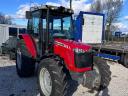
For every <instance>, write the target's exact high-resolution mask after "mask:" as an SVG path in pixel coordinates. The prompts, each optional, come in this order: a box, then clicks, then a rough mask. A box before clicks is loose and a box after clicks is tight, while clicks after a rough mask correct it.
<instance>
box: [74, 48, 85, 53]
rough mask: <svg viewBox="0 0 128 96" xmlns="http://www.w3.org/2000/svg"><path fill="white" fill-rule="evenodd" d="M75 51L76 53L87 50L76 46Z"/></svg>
mask: <svg viewBox="0 0 128 96" xmlns="http://www.w3.org/2000/svg"><path fill="white" fill-rule="evenodd" d="M74 51H75V52H76V53H85V51H84V50H83V49H79V48H75V49H74Z"/></svg>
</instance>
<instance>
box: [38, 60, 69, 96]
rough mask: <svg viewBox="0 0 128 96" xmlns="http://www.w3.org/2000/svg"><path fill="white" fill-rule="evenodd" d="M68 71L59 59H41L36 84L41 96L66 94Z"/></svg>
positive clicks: (63, 95) (62, 95) (64, 95)
mask: <svg viewBox="0 0 128 96" xmlns="http://www.w3.org/2000/svg"><path fill="white" fill-rule="evenodd" d="M67 75H68V73H67V72H66V71H65V67H64V66H62V64H61V61H59V60H55V59H51V58H47V59H44V60H42V61H41V63H40V66H39V70H38V84H39V90H40V94H41V96H66V94H67V83H68V76H67Z"/></svg>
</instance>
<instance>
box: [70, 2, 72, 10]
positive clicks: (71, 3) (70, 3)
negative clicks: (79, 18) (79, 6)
mask: <svg viewBox="0 0 128 96" xmlns="http://www.w3.org/2000/svg"><path fill="white" fill-rule="evenodd" d="M70 9H72V0H70Z"/></svg>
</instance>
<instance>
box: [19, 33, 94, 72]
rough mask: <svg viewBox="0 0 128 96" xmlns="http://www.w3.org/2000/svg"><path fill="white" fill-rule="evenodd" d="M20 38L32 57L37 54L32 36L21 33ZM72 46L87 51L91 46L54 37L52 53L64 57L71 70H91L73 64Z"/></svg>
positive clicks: (90, 68)
mask: <svg viewBox="0 0 128 96" xmlns="http://www.w3.org/2000/svg"><path fill="white" fill-rule="evenodd" d="M21 37H22V39H23V40H24V42H25V45H26V48H27V49H28V52H29V53H30V54H31V56H32V57H33V58H36V56H37V50H36V44H35V41H34V40H33V39H32V37H31V36H30V35H28V34H22V35H21ZM74 48H79V49H82V50H84V51H85V52H88V51H89V50H90V49H91V48H92V47H91V46H89V45H86V44H83V43H80V42H75V41H72V40H68V39H55V44H54V54H56V55H59V56H60V57H61V58H63V59H64V62H65V64H66V67H67V68H68V69H69V70H70V71H73V72H86V71H90V70H92V67H91V66H90V67H86V68H77V67H76V66H75V58H74V57H75V56H74Z"/></svg>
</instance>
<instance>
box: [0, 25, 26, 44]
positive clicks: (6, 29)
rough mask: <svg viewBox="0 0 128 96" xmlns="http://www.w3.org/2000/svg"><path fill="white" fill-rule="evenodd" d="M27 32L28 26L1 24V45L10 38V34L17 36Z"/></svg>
mask: <svg viewBox="0 0 128 96" xmlns="http://www.w3.org/2000/svg"><path fill="white" fill-rule="evenodd" d="M25 32H26V26H22V25H7V24H0V46H1V45H2V43H4V42H5V41H6V40H8V39H9V37H10V36H17V35H18V34H20V33H25Z"/></svg>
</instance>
